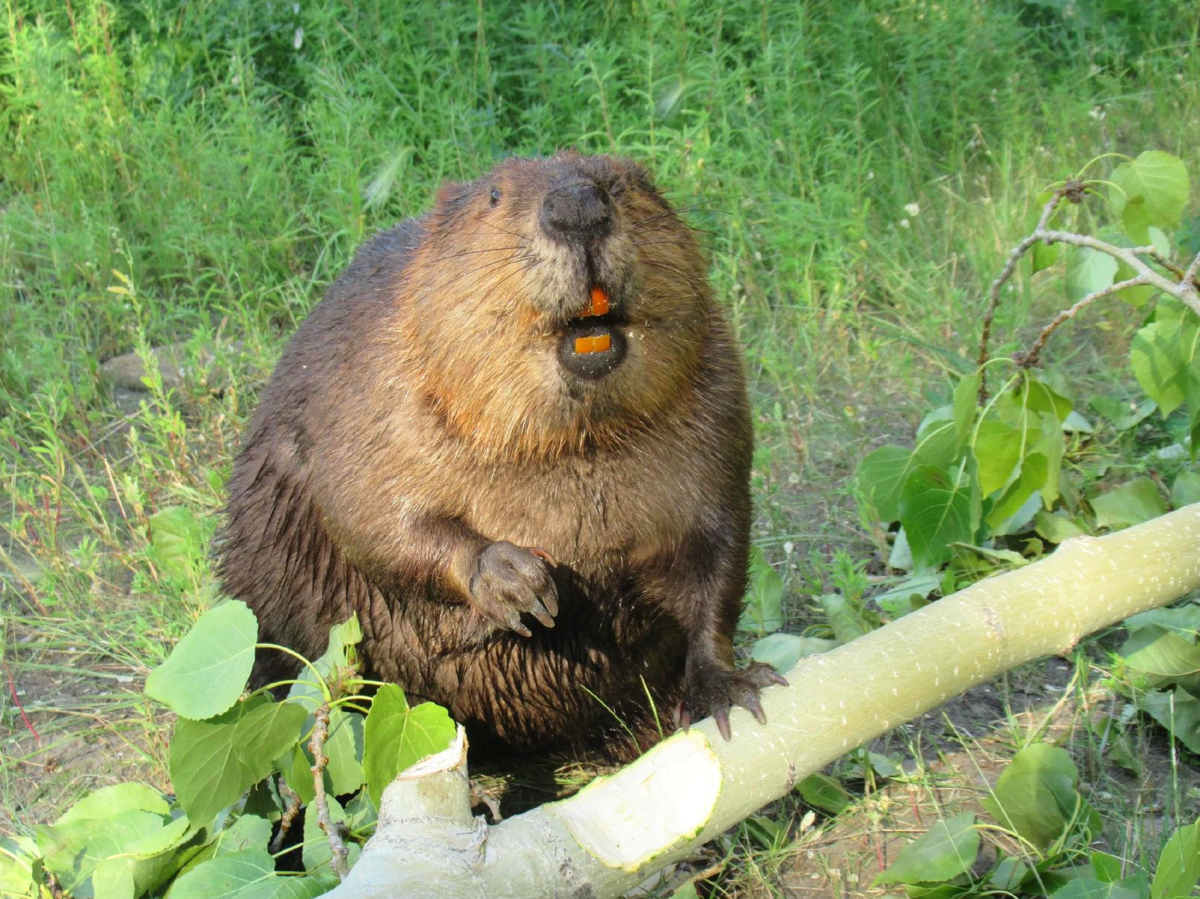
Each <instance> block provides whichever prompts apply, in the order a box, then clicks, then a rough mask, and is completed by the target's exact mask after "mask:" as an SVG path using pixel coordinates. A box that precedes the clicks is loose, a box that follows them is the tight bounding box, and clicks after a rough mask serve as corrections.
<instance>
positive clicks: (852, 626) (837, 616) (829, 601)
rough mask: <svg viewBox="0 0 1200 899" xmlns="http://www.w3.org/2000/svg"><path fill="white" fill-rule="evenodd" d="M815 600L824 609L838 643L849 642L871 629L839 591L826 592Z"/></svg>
mask: <svg viewBox="0 0 1200 899" xmlns="http://www.w3.org/2000/svg"><path fill="white" fill-rule="evenodd" d="M817 602H819V603H820V604H821V608H822V609H824V610H825V615H826V617H827V618H828V619H829V626H830V627H831V628H833V635H834V637H836V638H837V640H838V642H839V643H849V642H850V641H851V640H854V639H857V638H858V637H861V636H862V635H863V634H865V633H867V632H868V631H870V630H871V628H870V627H868V626H867V623H866V622H865V621H863V618H862V616H861V615H860V614H858V611H857V610H856V609H854V608H853V607H852V606H851V605H850V603H848V602H847V601H846V597H844V596H842V595H841V594H840V593H826V594H825V595H824V596H821V597H819V598H818V599H817Z"/></svg>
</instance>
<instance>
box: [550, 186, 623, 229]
mask: <svg viewBox="0 0 1200 899" xmlns="http://www.w3.org/2000/svg"><path fill="white" fill-rule="evenodd" d="M612 221H613V217H612V198H611V197H609V195H608V191H606V190H604V188H602V187H600V186H599V185H597V184H594V183H592V182H591V181H572V182H571V183H569V184H563V185H560V186H559V187H556V188H554V189H553V190H551V191H550V192H549V193H548V194H546V198H545V199H544V200H542V212H541V222H542V228H543V229H544V230H545V231H546V233H547V234H549V235H550V236H552V237H557V238H559V239H561V240H587V241H591V240H597V239H598V238H601V237H603V236H605V235H606V234H608V232H609V231H611V230H612Z"/></svg>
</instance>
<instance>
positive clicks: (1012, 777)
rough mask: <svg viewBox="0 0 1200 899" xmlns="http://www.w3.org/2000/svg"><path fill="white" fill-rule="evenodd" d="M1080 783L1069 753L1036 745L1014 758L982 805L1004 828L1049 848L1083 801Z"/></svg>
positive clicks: (1054, 747)
mask: <svg viewBox="0 0 1200 899" xmlns="http://www.w3.org/2000/svg"><path fill="white" fill-rule="evenodd" d="M1078 782H1079V772H1078V771H1077V770H1076V769H1075V763H1074V762H1073V761H1071V755H1070V753H1068V752H1067V751H1066V750H1065V749H1059V748H1058V747H1057V746H1050V745H1049V744H1046V743H1035V744H1033V745H1032V746H1027V747H1025V748H1024V749H1022V750H1020V751H1019V752H1018V753H1017V754H1016V755H1014V756H1013V760H1012V761H1011V762H1010V763H1009V765H1008V767H1007V768H1005V769H1004V773H1003V774H1001V775H1000V779H999V780H997V781H996V788H995V790H994V791H993V793H992V795H991V796H989V797H987V798H985V799H984V800H983V806H984V808H986V809H987V811H988V814H990V815H991V816H992V817H993V818H995V819H996V821H997V822H999V823H1000V825H1001V826H1002V827H1006V828H1009V829H1010V830H1013V831H1016V833H1018V834H1020V835H1021V836H1022V837H1024V838H1025V839H1027V840H1029V841H1030V842H1031V843H1033V844H1034V845H1035V846H1038V847H1039V848H1042V849H1046V848H1049V847H1050V846H1051V845H1052V844H1053V843H1054V842H1055V840H1057V839H1058V838H1059V837H1060V836H1062V833H1063V831H1064V829H1065V828H1066V826H1067V824H1068V822H1069V821H1070V819H1071V816H1072V814H1073V813H1074V811H1075V808H1076V803H1077V802H1078V801H1080V800H1079V794H1078V793H1077V792H1076V789H1075V785H1076V784H1077V783H1078Z"/></svg>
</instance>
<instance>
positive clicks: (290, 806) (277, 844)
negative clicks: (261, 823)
mask: <svg viewBox="0 0 1200 899" xmlns="http://www.w3.org/2000/svg"><path fill="white" fill-rule="evenodd" d="M321 785H322V786H324V785H325V778H324V777H322V778H321ZM279 795H280V796H282V797H283V798H284V799H285V800H286V801H287V808H285V809H284V810H283V815H282V816H281V817H280V818H279V833H277V834H275V839H273V840H271V854H272V855H273V854H275V853H276V852H278V851H279V850H280V849H282V848H283V841H284V840H285V839H287V835H288V831H289V830H291V829H292V822H293V821H295V820H296V815H298V814H299V813H300V803H301V799H300V795H299V794H298V793H296V792H295V791H294V790H292V788H291V787H289V786H288V785H287V783H286V782H285V781H284V779H283V778H282V777H281V778H279Z"/></svg>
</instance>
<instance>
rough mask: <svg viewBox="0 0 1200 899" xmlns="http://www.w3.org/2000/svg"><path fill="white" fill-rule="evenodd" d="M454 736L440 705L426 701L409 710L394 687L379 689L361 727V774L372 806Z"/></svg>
mask: <svg viewBox="0 0 1200 899" xmlns="http://www.w3.org/2000/svg"><path fill="white" fill-rule="evenodd" d="M454 734H455V727H454V722H453V721H451V720H450V715H449V714H447V712H446V710H445V709H444V708H442V707H441V706H440V705H435V704H434V703H432V702H426V703H423V704H421V705H419V706H417V707H416V708H415V709H413V708H409V706H408V702H407V701H406V700H405V698H404V691H403V690H401V689H400V688H399V687H397V686H396V685H395V684H387V685H386V686H383V687H380V688H379V692H378V693H376V694H375V698H374V700H373V701H372V702H371V713H370V714H369V715H367V723H366V726H365V728H364V743H365V747H366V751H365V753H364V756H363V771H364V773H365V774H366V776H367V789H368V791H369V792H370V794H371V801H372V802H373V803H374V804H375V807H376V808H379V798H380V796H381V795H382V794H383V788H384V787H386V786H387V785H388V784H390V783H391V782H392V781H393V780H395V778H396V775H397V774H399V773H400V772H401V771H404V770H406V769H408V768H409V767H411V766H412V765H414V764H415V763H416V762H419V761H420V760H421V759H423V758H425V756H427V755H432V754H434V753H436V752H441V751H442V750H443V749H445V748H446V747H447V746H449V745H450V742H451V741H452V740H453V739H454Z"/></svg>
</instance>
